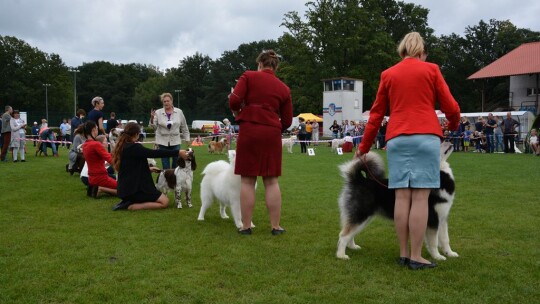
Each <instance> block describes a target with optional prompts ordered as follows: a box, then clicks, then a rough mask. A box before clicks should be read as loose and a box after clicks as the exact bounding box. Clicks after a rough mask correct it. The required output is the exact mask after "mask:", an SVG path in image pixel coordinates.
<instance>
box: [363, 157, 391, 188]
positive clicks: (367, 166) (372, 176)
mask: <svg viewBox="0 0 540 304" xmlns="http://www.w3.org/2000/svg"><path fill="white" fill-rule="evenodd" d="M359 158H360V161H362V162H363V163H364V164H365V167H366V168H367V172H368V174H369V176H370V177H371V179H372V180H374V181H375V182H377V184H379V185H381V186H382V187H384V188H388V185H385V184H383V183H381V182H380V181H379V180H378V179H377V178H376V177H375V176H374V175H373V173H371V170H370V169H369V165H368V163H367V160H366V155H365V154H364V155H360V157H359Z"/></svg>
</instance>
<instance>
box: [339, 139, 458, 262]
mask: <svg viewBox="0 0 540 304" xmlns="http://www.w3.org/2000/svg"><path fill="white" fill-rule="evenodd" d="M452 150H453V147H452V144H450V143H448V142H443V143H442V144H441V165H440V176H441V187H440V189H433V190H431V193H430V195H429V203H428V204H429V214H428V227H427V230H426V235H425V242H426V247H427V250H428V252H429V254H430V255H431V256H432V257H433V258H434V259H436V260H445V259H446V258H445V257H444V256H443V255H441V254H440V253H439V250H438V248H439V247H440V248H442V250H443V253H444V254H445V255H446V256H448V257H457V256H458V254H457V253H456V252H454V251H452V249H451V248H450V239H449V237H448V214H449V212H450V208H451V207H452V203H453V201H454V191H455V184H454V175H453V173H452V169H451V168H450V165H449V164H448V162H447V159H448V157H449V156H450V154H451V153H452ZM340 170H341V175H342V176H343V178H344V180H345V184H344V185H343V189H342V191H341V195H340V197H339V209H340V213H341V232H340V233H339V241H338V246H337V252H336V256H337V257H338V258H340V259H349V256H348V255H347V254H346V253H345V249H346V248H347V247H348V248H350V249H360V246H358V245H356V244H355V242H354V237H355V236H356V235H357V234H358V233H360V232H361V231H362V230H363V229H364V228H365V227H366V226H367V225H368V224H369V222H370V221H371V219H372V218H373V216H374V215H375V214H379V215H382V216H384V217H386V218H389V219H393V218H394V204H395V193H394V190H393V189H388V187H387V186H388V179H386V178H385V169H384V162H383V160H382V158H381V157H380V156H379V155H378V154H376V153H373V152H370V153H367V154H366V155H365V157H364V156H362V157H361V158H357V159H354V160H352V161H349V162H347V163H345V164H343V165H341V166H340Z"/></svg>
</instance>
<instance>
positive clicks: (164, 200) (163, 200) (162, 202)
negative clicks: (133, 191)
mask: <svg viewBox="0 0 540 304" xmlns="http://www.w3.org/2000/svg"><path fill="white" fill-rule="evenodd" d="M168 206H169V198H168V197H167V196H166V195H164V194H161V196H160V197H159V198H158V200H157V202H144V203H136V204H131V205H129V207H128V210H145V209H148V210H150V209H165V208H167V207H168Z"/></svg>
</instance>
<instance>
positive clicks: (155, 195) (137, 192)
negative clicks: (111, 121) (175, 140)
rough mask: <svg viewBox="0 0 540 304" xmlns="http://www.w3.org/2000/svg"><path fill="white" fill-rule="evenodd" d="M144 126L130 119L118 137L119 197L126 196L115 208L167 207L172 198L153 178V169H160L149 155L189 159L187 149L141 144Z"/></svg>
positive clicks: (115, 149)
mask: <svg viewBox="0 0 540 304" xmlns="http://www.w3.org/2000/svg"><path fill="white" fill-rule="evenodd" d="M140 133H141V128H140V126H139V124H137V123H135V122H129V123H127V124H126V126H125V128H124V132H122V134H120V136H119V137H118V141H117V143H116V147H115V148H114V151H113V153H112V154H113V164H114V168H115V169H116V171H117V172H118V186H117V190H118V197H120V198H121V199H122V201H120V202H119V203H118V204H116V205H115V206H114V208H113V210H115V211H116V210H122V209H129V210H142V209H164V208H167V207H168V206H169V198H168V197H167V196H166V195H164V194H162V193H161V192H159V191H158V190H157V189H156V187H155V185H154V181H153V180H152V174H151V173H152V172H158V171H159V168H156V167H150V166H149V165H148V161H147V159H148V158H161V157H173V156H176V155H178V156H179V157H182V158H184V159H187V153H186V150H180V151H176V150H152V149H148V148H146V147H144V146H143V145H142V144H140V143H138V142H137V141H138V140H139V134H140Z"/></svg>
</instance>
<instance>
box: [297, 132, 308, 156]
mask: <svg viewBox="0 0 540 304" xmlns="http://www.w3.org/2000/svg"><path fill="white" fill-rule="evenodd" d="M306 137H307V136H306V134H298V140H299V141H300V153H306V152H307V147H306Z"/></svg>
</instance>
